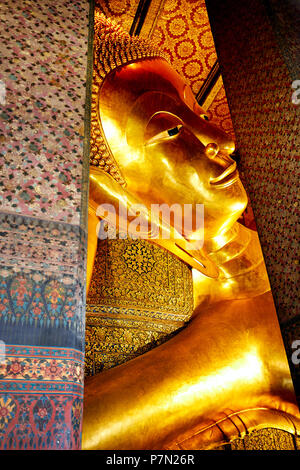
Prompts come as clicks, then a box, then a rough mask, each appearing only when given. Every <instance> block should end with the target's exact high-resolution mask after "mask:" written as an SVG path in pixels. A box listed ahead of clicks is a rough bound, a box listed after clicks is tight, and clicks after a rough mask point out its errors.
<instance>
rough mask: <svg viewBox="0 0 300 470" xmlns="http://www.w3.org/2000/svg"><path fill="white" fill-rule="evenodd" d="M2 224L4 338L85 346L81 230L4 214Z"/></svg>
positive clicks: (0, 280)
mask: <svg viewBox="0 0 300 470" xmlns="http://www.w3.org/2000/svg"><path fill="white" fill-rule="evenodd" d="M0 226H1V234H2V239H1V241H0V247H1V252H2V254H1V256H0V258H1V261H2V269H1V270H0V300H1V302H0V330H1V339H3V340H5V341H6V342H8V343H9V342H10V343H11V342H14V343H15V342H16V341H18V342H22V343H23V344H35V343H34V341H35V340H36V341H38V342H37V343H36V344H40V345H52V344H55V345H59V346H71V347H72V346H75V345H77V346H78V347H80V348H81V347H82V345H83V336H84V317H83V311H84V309H83V302H82V298H81V297H82V294H81V289H82V288H83V286H84V274H83V267H81V265H82V261H81V257H83V256H84V248H83V246H82V245H83V244H84V238H83V239H82V241H80V237H81V235H80V234H81V232H80V230H79V228H78V227H73V226H69V225H68V226H66V225H63V224H62V225H60V224H55V223H53V222H45V221H41V220H39V219H30V218H26V217H25V218H24V217H21V216H13V215H8V214H5V215H0ZM16 240H18V241H17V242H16ZM80 247H81V248H80ZM79 305H81V308H82V309H80V308H79V309H78V306H79ZM17 326H20V327H22V328H23V329H22V335H20V333H19V332H18V330H17V329H16V328H14V327H17ZM41 328H45V329H46V330H45V332H44V333H43V334H41ZM14 330H15V332H14ZM66 331H69V333H70V340H69V341H70V343H69V344H66V343H64V341H66ZM21 338H22V339H21ZM51 341H54V343H51Z"/></svg>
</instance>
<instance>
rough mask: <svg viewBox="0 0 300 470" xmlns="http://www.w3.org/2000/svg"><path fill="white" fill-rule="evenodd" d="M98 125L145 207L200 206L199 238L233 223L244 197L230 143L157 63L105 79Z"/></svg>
mask: <svg viewBox="0 0 300 470" xmlns="http://www.w3.org/2000/svg"><path fill="white" fill-rule="evenodd" d="M99 101H100V109H99V114H100V120H101V124H102V127H103V131H104V134H105V137H106V140H107V143H108V145H109V147H110V149H111V151H112V153H113V155H114V158H115V160H116V162H117V163H118V165H119V167H120V169H121V171H122V173H123V176H124V178H125V180H126V182H127V190H128V191H129V192H131V193H132V194H134V195H135V196H137V197H138V199H139V200H140V201H141V202H143V203H144V204H145V205H147V206H150V205H151V204H163V203H165V204H168V205H169V206H171V205H173V204H181V205H183V204H192V205H193V207H195V206H196V204H204V235H205V239H209V238H212V237H215V236H217V235H219V234H221V233H222V232H224V231H225V230H227V229H228V228H230V227H231V225H232V224H233V223H234V222H235V221H236V220H237V219H238V217H239V216H240V214H241V213H242V212H243V210H244V209H245V207H246V204H247V197H246V194H245V190H244V188H243V186H242V184H241V181H240V179H239V175H238V172H237V170H236V164H235V162H234V160H232V159H231V158H230V154H231V153H232V152H233V151H234V143H233V142H232V141H231V139H230V138H229V137H228V136H227V135H226V134H225V133H224V132H223V131H221V130H220V129H219V128H217V127H216V126H215V125H213V124H211V123H210V122H208V121H207V120H206V119H207V116H205V112H204V110H203V109H202V108H200V107H199V106H198V104H197V102H196V101H195V98H194V96H193V93H192V91H191V90H190V88H189V87H188V86H187V85H186V84H185V82H184V81H183V80H182V79H181V77H180V76H179V75H178V74H177V73H176V72H175V71H174V70H173V69H172V67H171V66H170V65H168V64H167V62H165V61H164V60H160V59H153V60H143V61H140V62H136V63H133V64H129V65H126V66H123V67H121V68H120V69H117V70H115V71H114V72H112V73H111V74H110V75H109V76H108V77H107V78H106V79H105V81H104V83H103V85H102V88H101V90H100V100H99Z"/></svg>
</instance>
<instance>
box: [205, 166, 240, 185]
mask: <svg viewBox="0 0 300 470" xmlns="http://www.w3.org/2000/svg"><path fill="white" fill-rule="evenodd" d="M238 176H239V174H238V171H237V169H236V162H233V163H232V164H231V165H230V166H229V167H228V168H226V170H224V171H223V173H221V175H219V176H217V177H216V178H211V179H210V184H211V185H213V186H219V185H222V186H223V185H226V186H227V185H228V184H232V183H233V182H234V181H236V180H237V178H238Z"/></svg>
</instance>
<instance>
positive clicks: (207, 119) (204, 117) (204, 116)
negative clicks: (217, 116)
mask: <svg viewBox="0 0 300 470" xmlns="http://www.w3.org/2000/svg"><path fill="white" fill-rule="evenodd" d="M200 117H201V118H202V119H205V121H209V117H208V116H207V114H200Z"/></svg>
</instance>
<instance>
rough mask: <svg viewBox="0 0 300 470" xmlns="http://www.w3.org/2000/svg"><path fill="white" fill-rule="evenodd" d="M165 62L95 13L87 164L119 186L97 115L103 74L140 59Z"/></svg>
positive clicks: (151, 47)
mask: <svg viewBox="0 0 300 470" xmlns="http://www.w3.org/2000/svg"><path fill="white" fill-rule="evenodd" d="M151 58H160V59H166V57H165V55H164V54H163V52H162V51H160V50H159V49H158V48H157V47H156V46H155V44H154V43H152V42H151V41H149V40H146V39H141V38H138V37H131V36H130V35H129V34H128V33H126V32H125V31H124V30H123V28H122V27H121V26H120V25H118V24H117V23H115V22H114V21H112V20H111V19H109V18H107V17H106V16H105V15H103V13H101V12H100V11H97V10H96V12H95V26H94V71H93V86H92V103H91V147H90V164H91V165H92V166H97V167H99V168H100V169H101V170H104V171H105V173H108V174H109V175H111V176H112V177H113V178H114V179H115V180H116V181H117V182H118V183H120V184H121V185H122V186H125V185H126V182H125V179H124V177H123V175H122V173H121V170H120V168H119V166H118V165H117V163H116V161H115V159H114V157H113V155H112V153H111V150H110V148H109V145H108V144H107V142H106V138H105V135H104V132H103V129H102V125H101V119H100V116H99V90H100V88H101V85H102V83H103V81H104V79H105V77H106V76H107V75H109V74H110V73H111V72H112V71H113V70H115V69H116V68H118V67H122V66H123V65H127V64H130V63H131V62H136V61H138V60H143V59H151Z"/></svg>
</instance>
